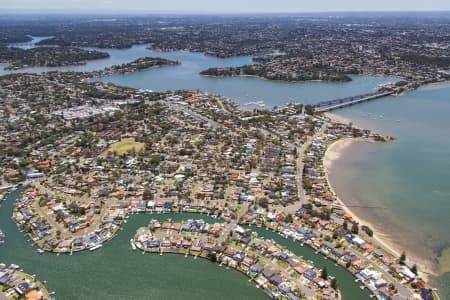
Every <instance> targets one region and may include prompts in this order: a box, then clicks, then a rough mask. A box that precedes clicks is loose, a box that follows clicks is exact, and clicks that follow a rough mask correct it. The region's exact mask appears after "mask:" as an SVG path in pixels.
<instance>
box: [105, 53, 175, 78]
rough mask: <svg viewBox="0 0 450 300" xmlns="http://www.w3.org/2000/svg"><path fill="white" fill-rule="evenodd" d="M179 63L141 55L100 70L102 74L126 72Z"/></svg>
mask: <svg viewBox="0 0 450 300" xmlns="http://www.w3.org/2000/svg"><path fill="white" fill-rule="evenodd" d="M179 64H180V62H179V61H174V60H169V59H164V58H160V57H141V58H138V59H136V60H134V61H132V62H130V63H126V64H121V65H114V66H111V67H110V68H106V69H105V70H103V71H102V74H103V75H111V74H128V73H133V72H139V71H144V70H148V69H153V68H159V67H164V66H175V65H179Z"/></svg>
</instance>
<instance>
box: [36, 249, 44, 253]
mask: <svg viewBox="0 0 450 300" xmlns="http://www.w3.org/2000/svg"><path fill="white" fill-rule="evenodd" d="M36 252H37V253H39V254H42V253H44V252H45V251H44V250H42V249H40V248H38V249H37V250H36Z"/></svg>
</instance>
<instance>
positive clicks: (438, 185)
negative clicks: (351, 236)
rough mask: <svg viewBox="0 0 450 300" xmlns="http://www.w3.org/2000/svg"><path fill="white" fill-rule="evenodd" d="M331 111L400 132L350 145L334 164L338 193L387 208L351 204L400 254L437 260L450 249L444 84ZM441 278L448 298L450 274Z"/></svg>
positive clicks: (449, 128)
mask: <svg viewBox="0 0 450 300" xmlns="http://www.w3.org/2000/svg"><path fill="white" fill-rule="evenodd" d="M337 114H338V115H340V116H343V117H346V118H350V119H352V120H353V121H354V122H356V123H357V124H359V125H361V126H363V127H367V128H373V129H376V130H378V131H379V132H383V133H386V134H391V135H393V136H395V137H397V138H398V140H397V141H395V142H393V143H385V144H367V143H364V144H353V145H352V146H350V147H349V148H348V149H347V150H346V151H345V152H344V153H343V156H342V157H341V159H340V160H339V161H337V162H336V163H335V164H334V166H333V168H332V176H331V181H332V183H333V185H335V186H336V190H337V193H338V194H340V195H342V197H343V199H350V202H352V203H354V204H363V205H369V206H377V205H380V206H384V207H386V208H388V210H371V211H368V210H364V209H354V210H355V212H356V213H357V214H358V215H361V216H362V217H363V218H365V219H367V220H368V221H370V222H371V223H374V224H375V226H376V227H378V228H379V229H380V230H382V231H383V232H387V233H388V236H389V237H390V238H392V239H393V240H395V241H397V243H398V244H400V245H401V246H403V248H404V249H405V250H406V252H414V254H416V255H417V256H418V257H419V258H420V259H421V260H427V261H432V262H435V263H436V262H437V261H436V259H437V257H438V256H440V255H441V253H442V251H444V250H446V249H448V248H449V247H450V218H449V211H450V184H449V182H450V181H449V180H450V117H449V114H450V85H439V86H428V87H423V88H421V89H419V90H417V91H414V92H411V93H408V94H406V95H404V96H402V97H389V98H384V99H380V100H377V101H374V102H370V103H367V104H364V105H359V106H354V107H350V108H346V109H343V110H340V111H339V112H337ZM338 170H340V171H338ZM342 170H346V171H345V172H342ZM333 172H334V174H333ZM439 267H440V268H447V269H448V267H449V266H448V264H445V265H442V264H441V265H439ZM443 278H446V279H445V280H443V279H442V278H441V279H440V281H439V285H440V287H441V289H442V290H443V295H444V299H450V287H449V285H450V280H449V278H450V274H449V275H445V276H444V277H443Z"/></svg>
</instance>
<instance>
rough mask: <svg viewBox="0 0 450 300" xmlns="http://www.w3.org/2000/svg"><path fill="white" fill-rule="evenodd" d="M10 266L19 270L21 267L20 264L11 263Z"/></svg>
mask: <svg viewBox="0 0 450 300" xmlns="http://www.w3.org/2000/svg"><path fill="white" fill-rule="evenodd" d="M9 268H10V269H13V270H17V269H20V266H19V265H15V264H11V265H10V266H9Z"/></svg>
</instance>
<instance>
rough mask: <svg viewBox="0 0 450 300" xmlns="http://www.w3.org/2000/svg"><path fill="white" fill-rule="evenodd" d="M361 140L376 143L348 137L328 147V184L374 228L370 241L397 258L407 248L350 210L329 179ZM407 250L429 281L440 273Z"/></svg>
mask: <svg viewBox="0 0 450 300" xmlns="http://www.w3.org/2000/svg"><path fill="white" fill-rule="evenodd" d="M328 117H330V114H328ZM332 117H333V118H332V119H333V120H335V121H338V122H342V123H349V122H348V120H343V118H342V119H339V120H337V118H336V116H335V115H332ZM361 142H365V143H375V142H374V141H372V140H367V139H353V138H351V139H350V138H346V139H341V140H339V141H337V142H335V143H333V144H331V145H330V146H329V147H328V149H327V151H326V153H325V156H324V159H323V164H324V169H325V173H326V178H327V182H328V185H329V186H330V189H331V191H332V192H333V193H334V194H335V195H336V198H337V201H338V203H339V204H340V205H341V206H342V208H343V209H344V210H345V211H346V212H348V213H349V214H351V215H352V217H353V219H354V220H355V221H356V222H358V223H359V224H360V225H366V226H368V227H370V228H371V229H372V230H373V232H374V236H373V238H369V239H368V241H369V242H371V243H372V244H373V245H374V246H375V247H380V248H383V249H385V250H386V251H388V252H390V254H391V255H393V256H394V257H396V258H397V257H400V255H401V253H402V252H403V251H404V250H405V248H404V247H402V246H401V245H399V244H398V243H396V242H394V240H393V237H392V236H391V235H390V234H388V233H386V232H382V231H381V230H380V229H379V227H377V226H375V225H374V224H373V223H371V222H369V221H368V220H367V219H363V218H361V217H360V216H358V215H356V214H355V213H354V211H352V210H350V209H349V208H348V207H347V206H346V204H345V199H341V198H340V197H339V195H338V194H337V193H336V192H335V190H334V188H333V186H332V185H331V183H330V180H329V174H330V169H331V168H332V165H333V163H334V162H335V161H337V160H339V158H340V157H341V155H342V153H343V151H345V149H347V148H348V147H349V146H350V145H352V144H353V143H361ZM406 252H407V259H408V264H410V265H412V264H417V266H418V267H419V272H420V276H421V277H422V278H423V279H425V280H426V281H428V280H429V277H430V275H431V276H437V275H438V274H437V273H436V269H437V268H436V264H435V263H433V261H428V260H424V259H423V258H421V257H419V256H418V255H416V254H415V253H414V252H413V251H412V250H411V249H407V251H406Z"/></svg>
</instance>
